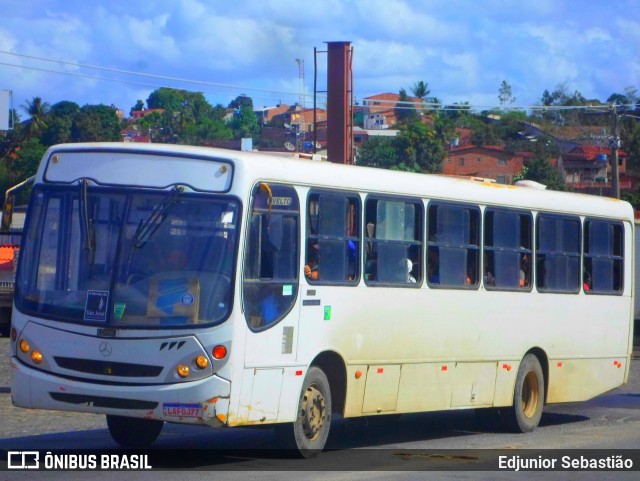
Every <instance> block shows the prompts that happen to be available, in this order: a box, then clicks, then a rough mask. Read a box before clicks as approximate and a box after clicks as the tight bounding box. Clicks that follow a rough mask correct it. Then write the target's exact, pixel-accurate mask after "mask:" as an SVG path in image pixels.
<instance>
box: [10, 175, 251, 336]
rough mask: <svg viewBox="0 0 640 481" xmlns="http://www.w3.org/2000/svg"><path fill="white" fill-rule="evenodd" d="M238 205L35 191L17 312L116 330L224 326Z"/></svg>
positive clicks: (178, 193)
mask: <svg viewBox="0 0 640 481" xmlns="http://www.w3.org/2000/svg"><path fill="white" fill-rule="evenodd" d="M239 209H240V206H239V203H238V202H237V201H236V200H233V199H230V198H229V197H223V196H219V195H201V194H192V193H186V192H184V189H183V188H181V187H174V188H173V189H171V190H166V191H161V192H159V191H153V192H149V191H144V190H135V191H132V190H126V191H125V190H122V189H106V188H99V189H98V188H92V187H88V186H87V182H85V181H83V182H80V185H79V186H78V185H75V186H71V187H67V188H64V189H60V188H42V187H40V188H38V189H37V190H36V192H35V194H34V196H33V197H32V205H31V210H30V217H29V221H28V225H27V226H26V227H25V234H24V235H25V238H24V243H23V245H24V251H23V258H22V262H21V264H20V269H19V272H18V282H17V284H18V287H17V289H16V305H17V307H18V308H19V309H20V310H21V311H23V312H25V313H29V314H31V315H37V316H42V317H47V318H51V319H56V320H62V321H69V322H75V323H87V324H98V325H111V326H117V327H125V326H126V327H155V326H167V327H176V326H186V325H195V324H208V325H210V324H211V323H217V322H221V321H223V320H224V319H226V317H227V316H228V315H229V313H230V311H231V307H232V302H233V299H232V295H233V289H232V282H233V277H234V266H235V258H236V250H237V244H238V242H237V235H236V234H237V227H238V218H239V217H238V216H239Z"/></svg>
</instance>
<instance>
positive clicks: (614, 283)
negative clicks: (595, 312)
mask: <svg viewBox="0 0 640 481" xmlns="http://www.w3.org/2000/svg"><path fill="white" fill-rule="evenodd" d="M623 253H624V228H623V226H622V224H620V223H617V222H607V221H600V220H588V219H587V221H585V223H584V273H583V282H582V286H583V289H584V291H585V292H586V293H588V294H622V288H623V279H624V275H623V274H624V272H623V266H624V262H623V260H624V254H623Z"/></svg>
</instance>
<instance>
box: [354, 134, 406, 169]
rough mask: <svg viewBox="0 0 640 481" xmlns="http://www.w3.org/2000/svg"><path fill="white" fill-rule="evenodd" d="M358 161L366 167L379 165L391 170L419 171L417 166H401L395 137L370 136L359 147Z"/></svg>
mask: <svg viewBox="0 0 640 481" xmlns="http://www.w3.org/2000/svg"><path fill="white" fill-rule="evenodd" d="M356 163H357V164H358V165H363V166H366V167H379V168H381V169H391V170H410V171H414V172H417V170H418V168H417V166H415V167H413V168H409V169H404V168H399V166H400V162H399V161H398V155H397V152H396V149H395V146H394V138H393V137H370V138H369V139H368V140H367V141H366V142H364V143H363V144H362V145H361V146H360V147H359V148H358V154H357V156H356Z"/></svg>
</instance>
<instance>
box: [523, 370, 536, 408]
mask: <svg viewBox="0 0 640 481" xmlns="http://www.w3.org/2000/svg"><path fill="white" fill-rule="evenodd" d="M539 400H540V390H539V386H538V378H537V376H536V374H535V373H534V372H533V371H530V372H528V373H527V375H526V376H525V378H524V382H523V383H522V412H523V413H524V415H525V416H526V417H528V418H531V417H533V416H534V415H535V413H536V411H537V410H538V402H539Z"/></svg>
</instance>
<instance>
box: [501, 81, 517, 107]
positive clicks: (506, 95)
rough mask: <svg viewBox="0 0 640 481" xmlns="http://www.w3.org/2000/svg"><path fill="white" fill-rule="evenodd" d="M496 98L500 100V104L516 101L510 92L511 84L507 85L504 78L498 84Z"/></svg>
mask: <svg viewBox="0 0 640 481" xmlns="http://www.w3.org/2000/svg"><path fill="white" fill-rule="evenodd" d="M498 100H499V101H500V105H503V106H504V105H510V104H513V103H515V101H516V98H515V97H514V96H513V94H512V93H511V85H509V84H508V83H507V81H506V80H503V81H502V84H500V90H499V91H498Z"/></svg>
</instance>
